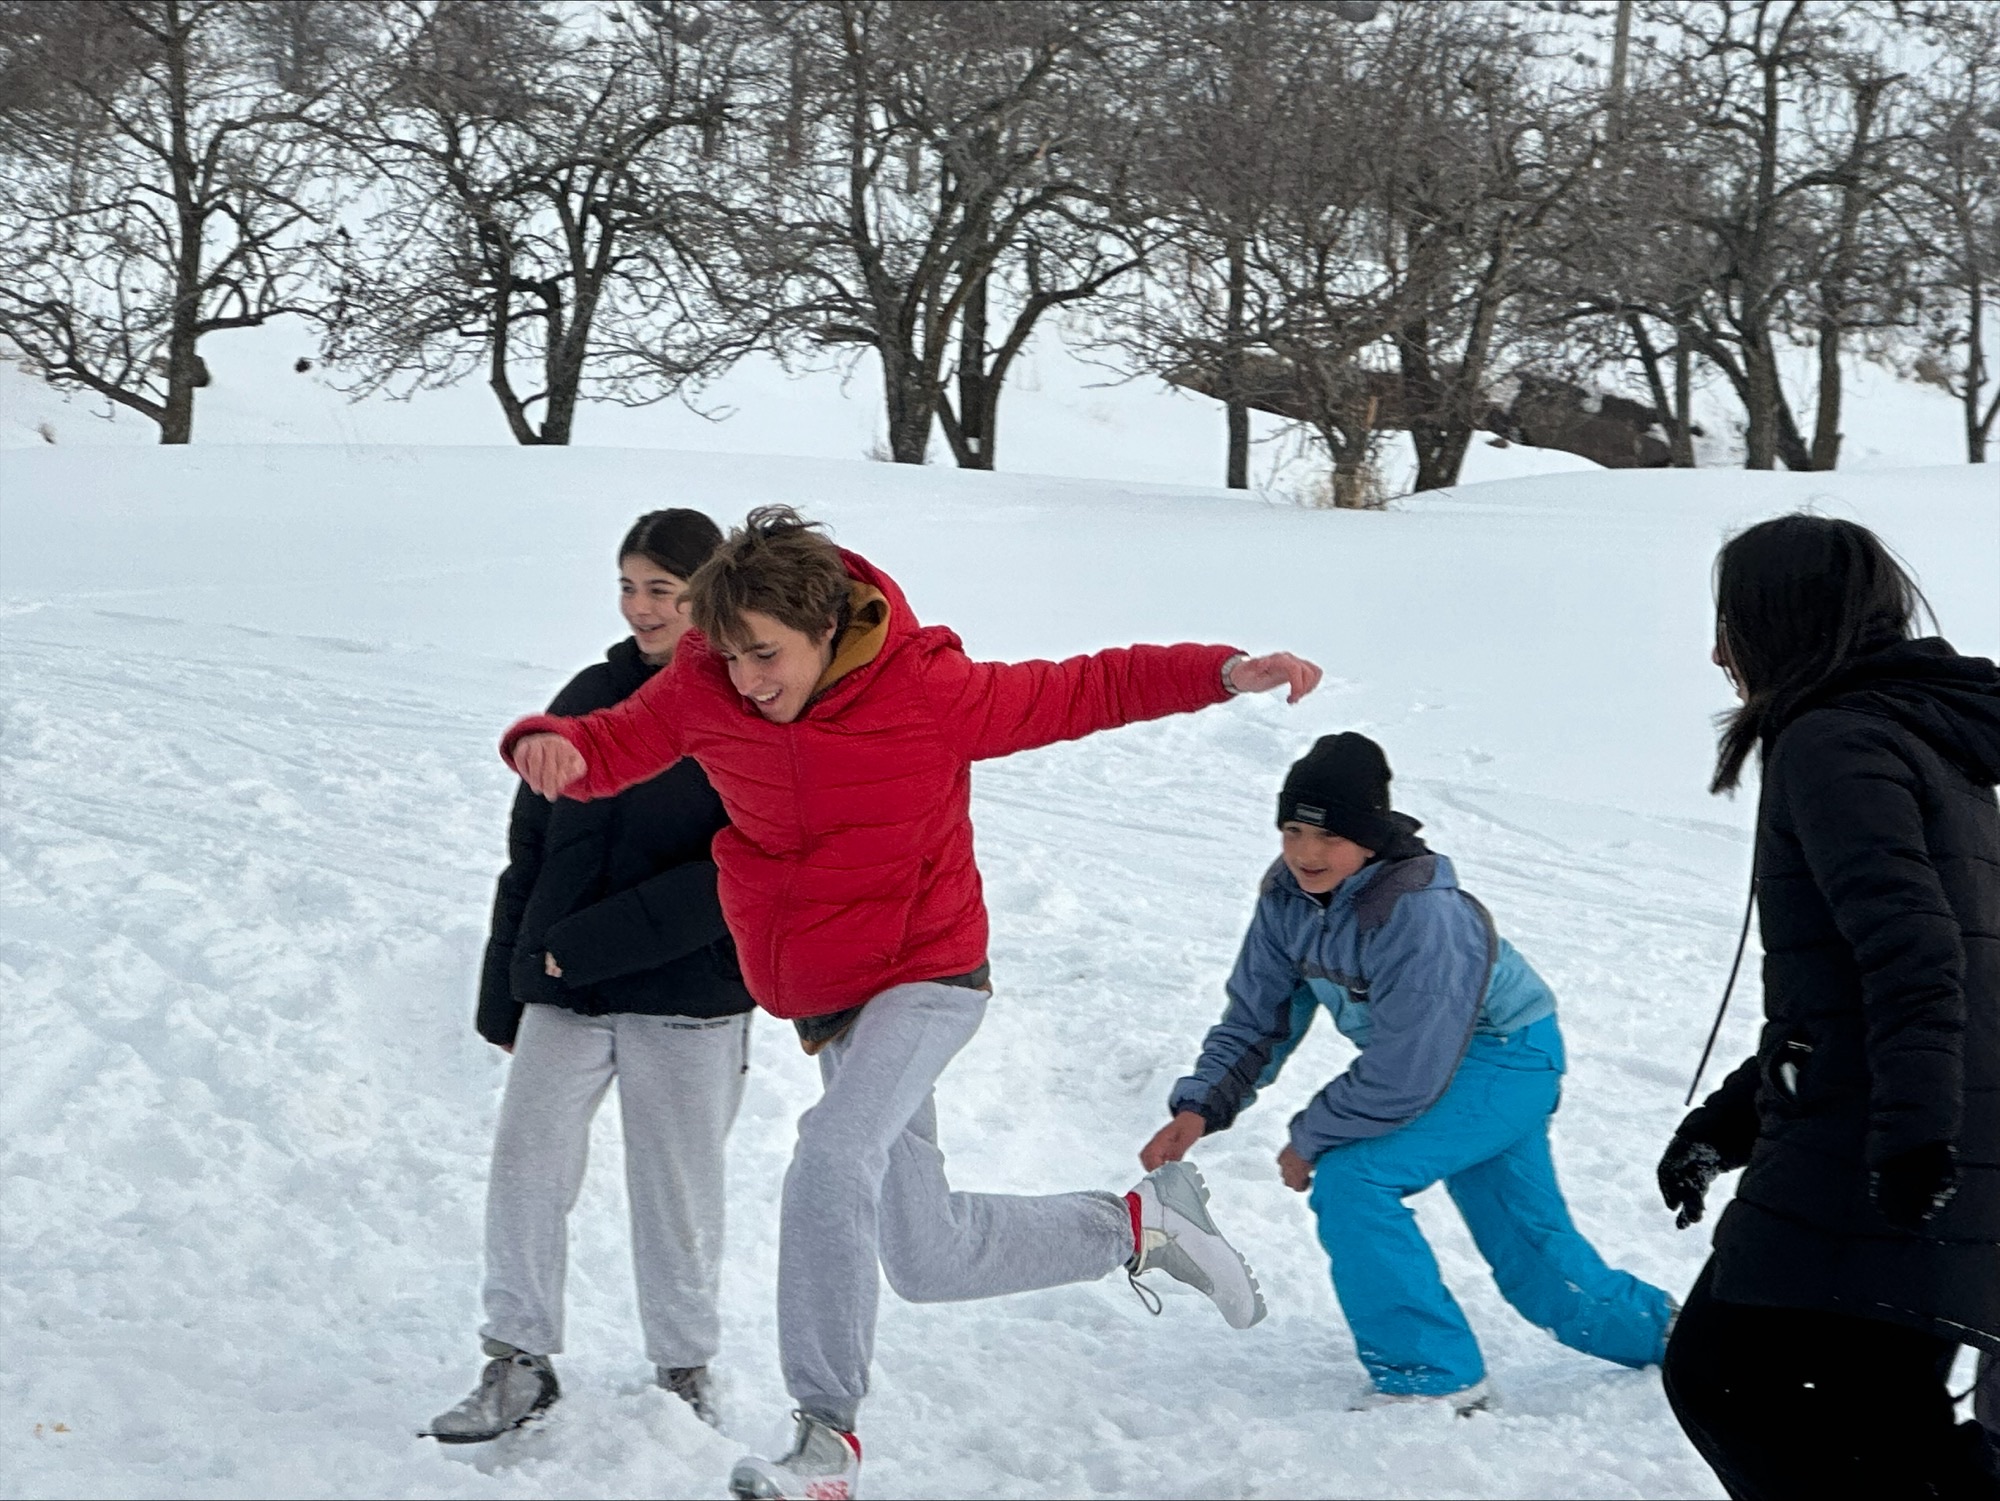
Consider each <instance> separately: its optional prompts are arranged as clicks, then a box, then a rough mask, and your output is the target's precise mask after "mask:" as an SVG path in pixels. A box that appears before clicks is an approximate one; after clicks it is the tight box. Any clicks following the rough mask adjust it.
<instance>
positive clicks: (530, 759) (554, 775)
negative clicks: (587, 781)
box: [512, 731, 586, 802]
mask: <svg viewBox="0 0 2000 1501" xmlns="http://www.w3.org/2000/svg"><path fill="white" fill-rule="evenodd" d="M512 755H513V758H514V770H516V771H518V772H519V773H520V774H521V780H522V781H524V782H526V783H527V784H528V785H529V786H530V787H532V788H534V789H535V791H537V792H539V793H540V794H541V795H542V796H543V797H545V798H547V799H548V800H549V801H550V802H554V801H555V800H556V799H557V798H558V797H561V796H562V790H563V788H565V787H567V786H568V785H569V784H570V783H571V782H574V781H575V780H576V779H577V778H578V777H580V776H582V775H583V773H584V771H585V769H586V768H585V766H584V762H583V752H582V751H580V750H578V749H577V748H576V747H575V746H573V745H571V744H570V743H569V742H568V741H567V740H565V739H563V737H562V736H560V735H553V734H550V733H548V732H547V731H543V732H542V733H541V734H538V735H523V736H522V737H521V738H520V739H519V740H516V741H515V742H514V747H513V751H512Z"/></svg>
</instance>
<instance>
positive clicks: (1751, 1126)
mask: <svg viewBox="0 0 2000 1501" xmlns="http://www.w3.org/2000/svg"><path fill="white" fill-rule="evenodd" d="M1674 1134H1675V1135H1677V1136H1685V1137H1688V1138H1689V1139H1690V1140H1693V1141H1705V1142H1707V1143H1708V1144H1709V1145H1710V1146H1712V1147H1714V1148H1715V1150H1716V1151H1717V1152H1719V1153H1721V1154H1722V1164H1723V1167H1724V1168H1725V1169H1726V1170H1730V1171H1733V1170H1735V1169H1736V1168H1739V1167H1747V1166H1749V1163H1750V1149H1751V1148H1752V1147H1753V1146H1755V1145H1756V1144H1757V1060H1756V1059H1755V1058H1754V1057H1753V1058H1746V1059H1744V1060H1743V1062H1742V1063H1740V1064H1738V1065H1737V1066H1736V1068H1735V1070H1734V1071H1733V1072H1732V1073H1731V1074H1730V1075H1729V1077H1728V1078H1726V1079H1724V1080H1723V1081H1722V1082H1721V1083H1720V1084H1718V1085H1716V1087H1715V1089H1714V1090H1713V1091H1712V1092H1711V1093H1710V1094H1709V1096H1708V1098H1707V1099H1705V1100H1703V1101H1702V1102H1701V1103H1700V1104H1699V1105H1697V1106H1695V1107H1694V1109H1692V1110H1690V1111H1689V1112H1688V1113H1687V1115H1686V1116H1685V1117H1683V1119H1682V1120H1681V1123H1680V1125H1679V1126H1678V1127H1677V1128H1676V1129H1675V1133H1674Z"/></svg>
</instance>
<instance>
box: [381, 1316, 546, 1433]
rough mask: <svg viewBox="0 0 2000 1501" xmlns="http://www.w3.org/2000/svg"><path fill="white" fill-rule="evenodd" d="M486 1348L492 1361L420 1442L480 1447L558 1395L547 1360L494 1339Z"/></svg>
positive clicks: (532, 1416) (537, 1413)
mask: <svg viewBox="0 0 2000 1501" xmlns="http://www.w3.org/2000/svg"><path fill="white" fill-rule="evenodd" d="M486 1350H487V1353H488V1354H490V1355H492V1356H493V1358H492V1359H491V1360H489V1361H487V1362H486V1369H485V1370H483V1371H481V1372H480V1373H479V1385H478V1386H476V1387H474V1388H473V1390H472V1395H471V1396H469V1397H467V1398H466V1399H465V1400H464V1401H463V1402H461V1403H459V1404H458V1406H456V1407H454V1408H452V1409H451V1410H450V1411H449V1412H441V1413H439V1414H438V1415H437V1416H436V1417H434V1418H432V1419H431V1426H430V1427H428V1428H426V1429H425V1430H424V1431H423V1432H422V1433H420V1434H418V1435H417V1436H418V1437H419V1438H434V1439H436V1440H437V1441H438V1442H439V1443H441V1444H483V1443H485V1442H486V1441H487V1440H488V1439H496V1438H498V1437H500V1435H501V1434H503V1433H508V1432H511V1431H512V1430H514V1429H516V1428H519V1427H520V1426H521V1425H522V1424H523V1423H529V1422H533V1421H534V1420H535V1419H536V1418H538V1417H540V1416H541V1415H542V1413H543V1412H545V1411H547V1409H548V1407H549V1405H550V1404H551V1403H553V1402H554V1401H555V1400H556V1398H558V1397H560V1396H561V1395H562V1387H561V1386H559V1385H558V1384H557V1382H556V1369H555V1367H554V1366H552V1365H550V1364H549V1358H548V1356H546V1355H530V1354H529V1353H528V1352H527V1351H526V1350H517V1349H515V1348H514V1347H513V1346H512V1345H503V1344H501V1343H500V1342H499V1341H498V1340H488V1341H487V1342H486ZM502 1351H504V1352H505V1353H504V1354H503V1353H500V1352H502Z"/></svg>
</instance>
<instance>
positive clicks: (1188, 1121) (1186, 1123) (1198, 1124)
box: [1139, 1110, 1208, 1173]
mask: <svg viewBox="0 0 2000 1501" xmlns="http://www.w3.org/2000/svg"><path fill="white" fill-rule="evenodd" d="M1207 1130H1208V1122H1207V1121H1206V1120H1204V1119H1203V1118H1202V1117H1201V1115H1200V1114H1199V1113H1198V1112H1196V1111H1193V1110H1183V1111H1181V1112H1180V1113H1178V1114H1177V1115H1175V1116H1174V1118H1173V1119H1172V1120H1170V1121H1168V1122H1167V1123H1166V1124H1165V1125H1164V1126H1162V1127H1160V1129H1159V1130H1158V1131H1155V1132H1154V1133H1153V1139H1152V1140H1151V1141H1149V1142H1147V1143H1146V1145H1145V1146H1143V1147H1141V1148H1140V1149H1139V1166H1141V1167H1143V1168H1144V1169H1145V1170H1146V1171H1147V1172H1149V1173H1150V1172H1151V1171H1152V1170H1153V1169H1154V1168H1156V1167H1158V1166H1160V1164H1161V1163H1163V1162H1179V1161H1180V1160H1181V1159H1182V1158H1183V1157H1185V1156H1187V1154H1188V1148H1189V1147H1191V1146H1193V1145H1194V1144H1195V1143H1196V1142H1198V1141H1200V1140H1201V1138H1202V1135H1203V1133H1204V1132H1206V1131H1207Z"/></svg>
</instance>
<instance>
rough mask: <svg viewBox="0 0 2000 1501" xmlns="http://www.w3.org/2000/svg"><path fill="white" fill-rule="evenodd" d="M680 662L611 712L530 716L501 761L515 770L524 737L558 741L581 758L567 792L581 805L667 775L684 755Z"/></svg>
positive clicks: (518, 724) (511, 733)
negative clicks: (516, 749) (550, 736)
mask: <svg viewBox="0 0 2000 1501" xmlns="http://www.w3.org/2000/svg"><path fill="white" fill-rule="evenodd" d="M679 666H680V659H679V658H676V659H675V662H674V663H673V664H671V665H669V666H668V667H667V668H666V669H665V670H664V671H661V672H656V673H654V674H653V675H652V677H650V678H648V679H647V680H646V682H645V684H644V685H643V686H641V687H640V689H639V691H638V692H637V693H634V694H633V695H632V696H631V697H629V698H627V699H624V700H623V701H621V702H619V703H616V704H613V705H612V706H611V707H610V708H608V709H599V710H597V711H596V712H595V713H591V714H583V715H578V716H576V717H573V718H572V717H570V716H568V715H563V714H531V715H529V716H528V717H527V718H526V719H522V720H517V721H515V723H513V724H512V725H510V726H508V729H507V733H506V734H505V735H503V736H501V737H500V757H501V759H502V760H504V761H505V762H506V763H507V764H508V765H509V766H512V765H513V764H514V744H515V742H516V741H518V740H520V739H521V738H522V737H523V736H524V735H540V734H553V735H560V736H562V737H563V739H565V740H567V741H568V742H569V743H570V744H571V745H573V746H575V747H576V748H577V749H578V750H579V751H581V752H582V753H583V763H584V772H583V775H582V776H581V777H579V778H577V780H576V781H574V782H572V783H571V784H570V785H569V786H567V787H565V788H564V789H563V796H564V797H571V798H575V799H576V800H577V801H578V802H589V801H590V800H591V799H593V798H599V797H610V796H612V795H614V794H616V793H620V792H623V791H624V790H625V789H626V788H627V787H632V786H636V785H637V784H638V783H640V782H643V781H646V780H647V779H648V778H651V777H656V776H658V775H659V774H660V773H661V772H663V771H665V770H666V769H667V768H668V767H669V766H672V765H673V764H674V762H676V761H678V760H680V758H681V755H682V750H681V738H680V733H679V731H680V726H679V723H678V716H677V713H676V709H677V707H678V703H679V700H680V690H679V685H680V683H681V682H682V676H681V673H680V671H679V670H678V668H679Z"/></svg>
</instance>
